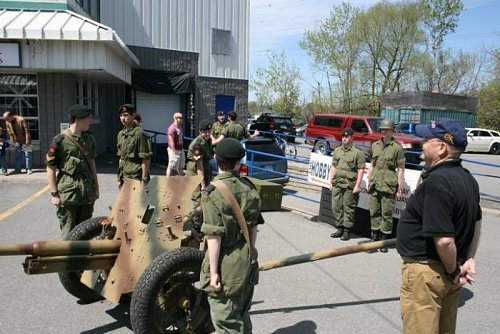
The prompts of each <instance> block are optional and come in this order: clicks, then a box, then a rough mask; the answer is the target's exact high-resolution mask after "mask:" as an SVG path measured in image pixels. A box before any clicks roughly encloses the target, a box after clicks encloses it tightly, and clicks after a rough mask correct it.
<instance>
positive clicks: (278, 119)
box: [274, 117, 293, 127]
mask: <svg viewBox="0 0 500 334" xmlns="http://www.w3.org/2000/svg"><path fill="white" fill-rule="evenodd" d="M274 123H275V124H276V126H278V127H280V126H282V125H285V126H286V127H291V126H292V125H293V123H292V120H291V119H289V118H286V117H274Z"/></svg>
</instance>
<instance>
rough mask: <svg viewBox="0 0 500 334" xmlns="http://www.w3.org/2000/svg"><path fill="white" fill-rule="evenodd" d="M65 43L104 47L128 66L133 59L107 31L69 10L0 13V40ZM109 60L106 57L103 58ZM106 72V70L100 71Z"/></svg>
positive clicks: (128, 50)
mask: <svg viewBox="0 0 500 334" xmlns="http://www.w3.org/2000/svg"><path fill="white" fill-rule="evenodd" d="M2 39H9V40H13V39H17V40H19V39H24V40H35V41H40V42H42V41H59V42H61V41H67V42H70V43H74V42H75V41H76V42H78V41H81V42H84V43H86V45H88V43H94V42H95V43H97V44H105V45H106V46H108V47H110V48H111V49H112V50H113V51H114V53H116V54H117V56H119V57H120V58H121V59H120V61H121V62H126V63H128V65H129V66H136V65H138V64H139V60H138V59H137V57H136V56H135V55H134V54H133V53H132V51H130V49H129V48H128V47H127V46H126V45H125V43H124V42H123V41H122V40H121V38H120V37H119V36H118V34H117V33H116V32H115V31H114V30H113V29H112V28H110V27H108V26H106V25H103V24H101V23H99V22H96V21H94V20H92V19H89V18H87V17H85V16H82V15H79V14H76V13H74V12H72V11H69V10H64V11H63V10H61V11H59V10H57V11H40V10H39V11H33V10H7V9H4V10H0V40H2ZM107 57H108V58H109V54H108V55H107ZM102 70H106V69H102Z"/></svg>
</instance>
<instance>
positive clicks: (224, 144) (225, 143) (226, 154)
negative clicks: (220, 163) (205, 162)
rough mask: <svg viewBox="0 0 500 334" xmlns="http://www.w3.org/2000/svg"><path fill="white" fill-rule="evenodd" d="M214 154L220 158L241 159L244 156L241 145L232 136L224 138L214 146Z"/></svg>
mask: <svg viewBox="0 0 500 334" xmlns="http://www.w3.org/2000/svg"><path fill="white" fill-rule="evenodd" d="M215 155H216V156H217V157H219V158H221V159H224V160H227V159H241V158H243V157H244V156H245V149H244V148H243V145H241V143H240V142H239V141H238V140H237V139H234V138H224V139H222V140H221V142H220V143H218V144H217V146H216V147H215Z"/></svg>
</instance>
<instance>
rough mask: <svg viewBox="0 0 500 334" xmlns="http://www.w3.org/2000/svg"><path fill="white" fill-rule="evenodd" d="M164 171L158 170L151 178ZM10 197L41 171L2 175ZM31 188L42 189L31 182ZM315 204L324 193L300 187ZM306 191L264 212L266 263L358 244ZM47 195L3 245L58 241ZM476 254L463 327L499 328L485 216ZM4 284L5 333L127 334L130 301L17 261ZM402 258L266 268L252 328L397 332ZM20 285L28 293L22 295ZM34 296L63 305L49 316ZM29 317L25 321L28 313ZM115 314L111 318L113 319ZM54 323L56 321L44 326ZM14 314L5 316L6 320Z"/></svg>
mask: <svg viewBox="0 0 500 334" xmlns="http://www.w3.org/2000/svg"><path fill="white" fill-rule="evenodd" d="M113 158H114V157H108V158H107V159H101V160H99V161H98V169H99V172H100V173H99V179H100V185H101V198H100V199H99V201H98V202H96V209H95V215H96V216H98V215H106V214H107V212H108V207H109V205H111V204H112V203H113V200H114V198H115V196H116V193H117V189H116V175H115V171H116V165H115V164H114V160H113ZM163 172H164V169H163V168H161V167H154V168H153V170H152V174H153V175H162V174H163ZM0 180H1V181H0V189H1V192H2V195H3V198H5V200H4V201H3V203H2V204H1V205H0V208H1V210H0V211H3V210H4V209H5V208H7V207H10V205H11V204H12V205H13V204H15V203H17V202H19V198H10V196H8V195H6V194H7V192H4V191H6V190H8V189H9V187H10V186H13V185H14V184H20V185H22V187H24V188H26V189H33V192H34V191H38V190H39V189H40V188H43V185H46V179H45V171H44V170H35V171H34V174H32V175H26V174H17V175H11V176H7V177H4V176H0ZM35 185H38V186H36V187H35ZM300 195H301V197H304V198H309V199H311V200H313V201H319V194H318V193H307V192H305V193H302V192H301V193H300ZM304 198H300V197H293V196H284V198H283V208H282V210H281V211H279V212H265V213H264V219H265V221H266V223H265V224H264V225H263V226H261V227H260V228H259V230H260V231H259V236H258V240H257V246H258V249H259V254H260V259H261V260H271V259H276V258H282V257H288V256H295V255H299V254H305V253H310V252H315V251H319V250H323V249H329V248H333V247H340V246H344V245H349V244H355V243H357V242H358V241H360V240H363V239H361V238H357V237H354V238H353V239H352V240H350V241H348V242H340V241H338V240H337V239H335V240H333V239H331V238H330V237H329V234H330V232H331V231H332V229H333V228H332V227H331V226H330V225H328V224H324V223H321V222H316V221H314V217H315V215H316V214H317V213H318V211H319V204H317V203H316V202H313V201H311V200H306V199H304ZM49 203H50V202H49V196H48V194H44V196H42V198H39V199H38V200H36V201H35V202H34V203H33V204H32V205H30V206H27V207H25V208H23V209H22V211H20V212H16V213H14V214H13V215H12V216H10V217H8V218H6V219H4V220H3V221H1V222H0V242H1V243H5V242H28V241H33V240H40V239H49V240H50V239H54V238H55V239H57V238H58V226H57V223H55V220H56V219H55V213H54V212H53V208H52V207H50V204H49ZM483 230H484V232H483V236H482V240H481V245H480V248H479V251H478V279H477V283H476V284H474V285H473V286H467V287H465V288H464V289H463V290H462V295H461V303H460V309H459V316H458V330H457V333H470V332H472V333H495V332H497V328H498V327H500V319H498V317H497V316H496V313H495V312H494V311H492V310H495V309H499V307H500V298H498V291H497V290H498V289H497V285H498V284H497V278H498V277H499V275H500V267H499V266H498V258H499V255H498V254H500V244H499V243H498V242H497V240H496V236H498V235H500V225H499V224H498V219H496V218H495V216H492V215H489V214H488V213H486V216H485V220H484V223H483ZM0 261H1V263H0V266H1V267H2V268H3V269H2V273H3V279H4V282H6V283H5V284H6V286H4V292H3V293H2V294H1V296H0V323H1V324H0V332H6V333H7V332H8V333H26V332H32V331H35V330H36V331H37V332H39V333H53V332H54V331H58V332H63V333H75V332H84V333H108V332H109V333H111V332H112V333H130V332H131V330H130V327H129V323H128V318H127V317H128V310H127V309H126V306H115V305H112V304H109V303H99V304H91V305H80V304H78V303H77V302H76V301H75V300H74V298H72V297H71V296H69V295H67V294H66V293H65V292H64V291H63V290H62V288H61V287H60V284H59V282H58V281H57V277H56V276H54V275H40V276H37V277H36V279H35V278H32V277H27V276H25V275H24V274H23V273H22V268H21V266H20V265H19V263H20V259H19V258H12V257H10V258H1V259H0ZM400 265H401V260H400V258H399V256H398V254H397V253H396V252H395V251H394V250H390V251H389V253H387V254H382V253H379V252H377V253H373V254H367V253H358V254H353V255H347V256H343V257H338V258H335V259H328V260H323V261H318V262H314V263H307V264H302V265H297V266H291V267H286V268H279V269H274V270H271V271H266V272H262V273H261V280H260V284H259V285H258V287H257V289H256V291H255V296H254V301H253V306H252V310H251V315H252V319H253V322H254V327H255V330H254V332H255V333H274V334H292V333H304V334H309V333H311V334H313V333H325V334H327V333H379V332H386V333H400V332H401V331H402V328H401V321H400V317H399V285H400ZM19 291H22V292H23V293H21V294H20V293H19ZM34 300H38V301H43V303H44V305H49V306H51V307H50V308H52V307H55V308H57V309H58V310H59V311H58V312H51V311H48V309H46V308H44V307H41V308H40V307H38V308H37V305H36V304H33V301H34ZM27 305H31V306H29V307H28V311H29V312H30V315H29V316H27V317H24V316H23V317H20V316H19V315H20V314H23V312H26V308H27ZM110 316H111V318H110ZM48 318H50V319H51V325H50V326H46V327H43V326H41V325H40V324H42V323H46V322H47V319H48ZM1 319H3V320H5V319H10V320H9V322H6V321H3V320H1Z"/></svg>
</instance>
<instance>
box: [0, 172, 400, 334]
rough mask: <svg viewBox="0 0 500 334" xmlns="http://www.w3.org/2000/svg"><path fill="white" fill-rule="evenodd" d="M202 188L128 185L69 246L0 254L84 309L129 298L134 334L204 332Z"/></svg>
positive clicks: (167, 182) (35, 246) (159, 182)
mask: <svg viewBox="0 0 500 334" xmlns="http://www.w3.org/2000/svg"><path fill="white" fill-rule="evenodd" d="M200 181H201V178H200V177H171V178H168V179H167V178H166V177H156V178H153V179H152V180H151V182H150V183H149V184H148V186H147V187H146V188H144V189H143V188H141V186H140V184H139V182H137V181H133V180H127V181H126V182H125V183H124V185H123V187H122V189H121V191H120V193H119V195H118V198H117V199H116V201H115V203H114V204H113V206H112V210H111V213H110V215H109V216H108V217H96V218H92V219H89V220H87V221H85V222H82V223H81V224H79V225H78V226H77V227H76V228H75V229H74V230H73V231H72V232H71V233H70V235H69V237H68V239H69V240H67V241H42V242H35V243H32V244H23V245H0V255H30V256H28V257H27V258H26V260H25V262H24V264H23V266H24V269H25V271H26V272H27V273H28V274H42V273H54V272H57V273H58V274H59V278H60V281H61V283H62V285H63V286H64V288H65V289H66V290H67V291H68V292H69V293H71V294H72V295H73V296H75V297H77V298H79V299H81V300H82V301H85V302H92V301H96V300H100V299H103V298H105V299H107V300H109V301H111V302H114V303H119V302H120V301H121V300H123V299H127V298H129V297H130V296H131V304H130V322H131V325H132V328H133V330H134V332H135V333H210V332H212V331H213V330H212V325H211V322H210V313H209V307H208V303H207V300H206V296H205V294H204V293H203V292H202V291H201V290H200V289H199V284H198V282H199V277H200V270H201V263H202V260H203V256H204V253H203V252H202V251H201V250H199V249H200V244H201V241H202V240H201V235H199V234H198V233H199V231H197V228H193V227H199V219H200V217H199V214H200V210H199V208H196V209H195V210H191V193H192V191H193V189H194V188H195V187H196V186H197V185H198V184H199V182H200ZM261 197H264V195H262V194H261ZM270 223H271V222H270ZM393 244H394V240H385V241H380V242H376V243H366V244H362V245H353V246H347V247H342V248H337V249H331V250H327V251H321V252H316V253H311V254H305V255H299V256H295V257H291V258H284V259H278V260H273V261H266V262H261V264H260V266H259V269H260V270H261V271H263V270H269V269H273V268H278V267H282V266H287V265H295V264H299V263H305V262H310V261H316V260H321V259H325V258H330V257H334V256H342V255H347V254H352V253H356V252H362V251H369V250H373V249H377V248H382V247H389V246H392V245H393Z"/></svg>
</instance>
